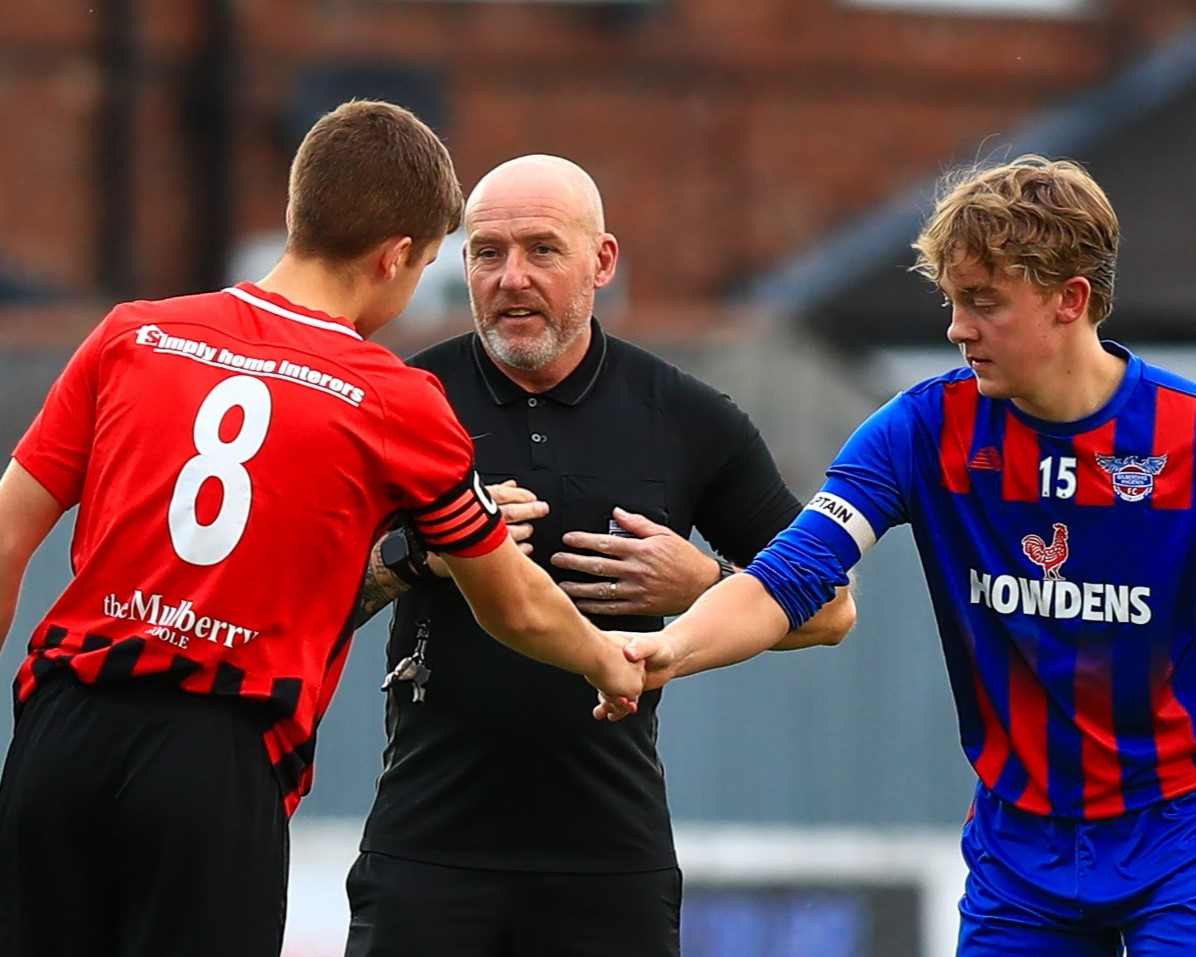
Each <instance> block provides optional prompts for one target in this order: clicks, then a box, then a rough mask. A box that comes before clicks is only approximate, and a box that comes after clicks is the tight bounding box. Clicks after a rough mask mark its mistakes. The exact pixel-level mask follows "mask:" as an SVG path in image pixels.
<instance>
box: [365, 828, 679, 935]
mask: <svg viewBox="0 0 1196 957" xmlns="http://www.w3.org/2000/svg"><path fill="white" fill-rule="evenodd" d="M347 888H348V891H349V907H350V909H351V911H352V918H351V920H350V923H349V943H348V946H347V947H346V949H345V957H611V955H612V954H621V955H625V957H678V955H679V954H680V953H681V872H680V871H679V870H678V869H677V868H675V867H671V868H668V869H666V870H660V871H644V872H641V873H631V874H537V873H524V872H521V871H487V870H474V869H470V868H460V867H443V866H441V865H438V864H421V863H419V862H417V861H409V860H405V859H403V858H398V857H390V856H389V855H386V854H377V853H372V852H365V853H363V854H361V855H360V856H359V857H358V858H357V861H356V863H354V865H353V867H352V869H351V870H350V871H349V879H348V882H347Z"/></svg>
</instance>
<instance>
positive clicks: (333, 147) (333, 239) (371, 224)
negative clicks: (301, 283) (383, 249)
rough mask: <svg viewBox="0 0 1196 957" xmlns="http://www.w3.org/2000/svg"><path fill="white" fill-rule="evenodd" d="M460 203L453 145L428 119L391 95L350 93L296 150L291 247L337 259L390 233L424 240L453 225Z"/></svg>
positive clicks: (291, 192) (352, 254)
mask: <svg viewBox="0 0 1196 957" xmlns="http://www.w3.org/2000/svg"><path fill="white" fill-rule="evenodd" d="M463 206H464V199H463V197H462V195H461V184H460V183H459V182H458V181H457V174H456V171H455V170H454V169H453V161H452V159H451V158H450V157H449V152H448V150H447V149H446V148H445V146H444V144H443V143H442V142H441V141H440V139H439V137H437V136H436V134H435V133H433V132H432V130H431V129H429V128H428V126H427V125H426V124H424V123H423V122H422V121H420V119H419V118H418V117H416V116H415V114H413V113H411V112H410V111H408V110H405V109H403V108H402V107H400V106H395V105H394V104H393V103H386V102H383V101H381V100H351V101H350V102H348V103H342V104H341V105H340V106H338V107H337V108H336V109H335V110H333V111H332V112H331V113H326V114H325V115H324V116H322V117H321V118H320V119H319V120H317V121H316V124H315V126H313V127H312V128H311V130H310V131H309V132H308V134H307V136H305V137H304V139H303V142H302V143H301V144H300V146H299V150H298V152H296V154H295V160H294V162H293V163H292V164H291V180H290V189H289V197H288V207H287V231H288V235H287V248H288V249H290V250H292V251H293V252H295V253H298V254H299V255H303V256H315V257H318V258H321V259H327V260H331V261H334V262H335V261H347V260H352V259H355V258H357V257H358V256H360V255H361V254H362V253H364V252H366V251H367V250H369V249H372V248H373V247H374V246H375V245H377V244H378V243H380V242H382V241H383V240H385V239H389V238H391V237H392V236H410V237H411V238H412V239H413V240H415V241H416V244H417V245H422V244H425V243H427V242H432V241H434V240H437V239H440V238H442V237H443V236H444V235H445V234H446V233H449V232H452V231H453V230H454V229H456V228H457V227H458V226H459V225H460V224H461V210H462V207H463Z"/></svg>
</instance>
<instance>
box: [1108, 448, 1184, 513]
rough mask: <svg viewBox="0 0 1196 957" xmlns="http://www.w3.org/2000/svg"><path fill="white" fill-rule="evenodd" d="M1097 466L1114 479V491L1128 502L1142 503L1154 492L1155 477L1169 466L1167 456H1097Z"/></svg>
mask: <svg viewBox="0 0 1196 957" xmlns="http://www.w3.org/2000/svg"><path fill="white" fill-rule="evenodd" d="M1096 464H1097V465H1099V466H1100V467H1101V468H1102V469H1104V470H1105V471H1106V472H1108V473H1109V475H1111V476H1112V478H1113V491H1114V492H1116V493H1117V497H1118V498H1119V499H1122V500H1123V501H1126V502H1140V501H1142V499H1144V498H1146V496H1148V495H1149V494H1150V493H1151V492H1153V491H1154V477H1155V476H1156V475H1158V474H1159V473H1160V472H1161V471H1163V466H1165V465H1166V464H1167V456H1165V455H1122V456H1116V455H1097V456H1096Z"/></svg>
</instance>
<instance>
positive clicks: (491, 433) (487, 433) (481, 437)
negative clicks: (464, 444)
mask: <svg viewBox="0 0 1196 957" xmlns="http://www.w3.org/2000/svg"><path fill="white" fill-rule="evenodd" d="M493 434H494V433H493V432H483V433H482V434H481V435H471V436H470V437H469V438H470V440H471V441H473V442H476V441H477V440H478V439H484V438H485V437H486V436H488V435H493Z"/></svg>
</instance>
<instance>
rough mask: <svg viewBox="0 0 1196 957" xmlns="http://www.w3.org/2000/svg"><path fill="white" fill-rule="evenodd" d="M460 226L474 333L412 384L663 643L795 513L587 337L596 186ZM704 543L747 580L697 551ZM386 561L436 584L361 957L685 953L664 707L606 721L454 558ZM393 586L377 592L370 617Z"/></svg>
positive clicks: (583, 587)
mask: <svg viewBox="0 0 1196 957" xmlns="http://www.w3.org/2000/svg"><path fill="white" fill-rule="evenodd" d="M465 227H466V231H467V244H466V248H465V267H466V272H467V277H468V282H469V292H470V301H471V305H472V309H473V314H474V320H475V325H476V332H474V333H470V334H468V335H464V336H461V337H458V338H456V339H451V340H449V341H447V342H444V343H441V344H440V345H437V346H434V347H432V348H430V349H428V350H426V351H425V352H423V353H421V354H419V355H418V356H416V357H415V358H414V359H412V360H411V362H410V364H411V365H414V366H416V367H418V368H422V369H426V370H428V371H431V372H433V373H435V374H436V375H437V376H438V377H439V378H440V379H441V381H442V382H443V383H444V386H445V389H446V391H447V394H448V397H449V400H450V402H451V403H452V405H453V407H454V409H455V411H456V412H457V414H458V416H459V417H460V419H461V421H462V423H463V424H464V425H465V427H466V429H467V430H468V431H469V433H470V435H471V437H472V438H473V441H474V445H475V450H476V457H477V465H478V469H479V472H480V474H481V475H482V478H483V481H485V482H487V483H488V484H489V488H490V491H491V493H492V494H493V496H494V497H495V499H496V501H498V502H499V504H500V505H501V506H502V509H503V512H504V515H505V517H506V519H507V521H508V523H509V525H510V528H511V533H512V536H513V537H514V538H515V540H516V541H517V542H519V543H520V546H521V547H522V548H523V549H524V551H525V552H528V553H529V554H531V555H532V557H533V559H534V560H535V561H537V562H538V563H539V564H540V565H541V566H543V567H544V568H545V569H546V570H548V571H549V572H550V573H551V574H552V576H553V578H554V579H555V580H556V581H557V582H558V583H560V585H561V587H562V588H563V589H564V590H565V591H566V592H567V593H568V594H569V595H571V596H572V597H573V598H574V600H575V601H576V602H577V604H578V606H579V607H580V608H581V610H582V611H584V612H586V613H587V614H589V615H591V616H595V617H596V618H597V619H598V620H599V621H600V622H602V623H603V624H604V625H605V626H606V627H609V628H619V629H627V630H632V631H654V630H657V629H659V628H660V627H661V626H662V616H664V615H670V614H678V613H680V612H681V611H683V610H684V609H685V608H687V607H688V606H689V605H690V604H691V603H692V602H693V601H694V600H695V599H696V598H697V597H698V596H699V595H700V594H701V593H702V592H703V591H704V590H705V589H706V588H708V587H710V586H711V585H713V584H714V583H716V582H717V581H719V580H720V579H721V578H723V577H725V576H726V575H729V574H731V573H733V572H734V571H735V568H734V566H733V565H732V564H731V562H734V563H736V564H739V565H744V564H747V563H748V562H749V561H750V560H751V558H752V557H753V556H754V555H755V554H756V552H757V551H758V550H760V549H761V548H762V547H763V546H764V545H766V544H767V543H768V542H769V541H770V540H771V539H772V537H773V536H774V535H775V534H776V533H777V532H779V531H780V530H782V529H784V528H785V527H787V526H788V524H789V522H790V521H791V520H792V519H793V517H794V516H795V515H796V514H797V512H798V510H799V503H798V502H797V500H796V499H795V498H794V496H793V495H792V494H791V493H790V492H789V490H788V489H787V488H786V487H785V484H784V482H783V481H782V479H781V477H780V475H779V474H778V472H777V468H776V465H775V463H774V462H773V459H772V456H771V454H770V453H769V451H768V449H767V447H766V446H765V444H764V442H763V440H762V439H761V437H760V434H759V433H758V432H757V430H756V428H755V427H754V426H753V425H752V423H751V421H750V420H749V419H748V417H747V416H746V415H745V414H744V413H743V412H742V411H740V410H739V409H738V408H737V407H736V406H735V405H734V404H733V403H732V402H731V401H730V400H729V399H728V398H727V397H726V396H724V395H721V394H720V393H718V392H717V391H715V390H714V389H712V388H710V387H709V386H707V385H705V384H703V383H702V382H699V381H698V380H697V379H694V378H693V377H691V376H689V375H686V374H685V373H683V372H681V371H679V370H678V369H676V368H675V367H673V366H671V365H669V364H668V363H666V362H664V361H662V360H661V359H659V358H657V357H655V356H653V355H651V354H650V353H648V352H645V351H644V350H642V349H639V348H637V347H635V346H633V345H631V344H629V343H627V342H623V341H621V340H619V339H616V338H614V337H612V336H609V335H607V334H606V332H605V331H604V330H603V329H602V326H601V325H600V324H599V323H598V321H597V320H596V319H594V318H593V317H592V314H591V313H592V307H593V301H594V294H595V292H596V290H597V289H598V288H600V287H602V286H604V285H606V284H607V283H609V282H610V281H611V279H612V278H613V277H614V274H615V267H616V262H617V260H618V244H617V242H616V240H615V237H614V236H612V235H611V234H610V233H608V232H606V231H605V227H604V224H603V212H602V202H601V198H600V196H599V193H598V190H597V187H596V186H595V184H594V182H593V180H591V178H590V177H589V176H588V175H587V174H586V173H585V171H584V170H582V169H581V168H580V167H578V166H576V165H574V164H573V163H570V162H568V161H567V160H563V159H560V158H557V157H549V156H525V157H522V158H519V159H515V160H511V161H510V162H507V163H504V164H502V165H501V166H499V167H497V168H496V169H495V170H493V171H491V172H490V173H489V174H487V175H486V176H485V177H484V178H483V179H482V181H481V182H480V183H479V184H478V186H477V187H476V188H475V189H474V191H473V194H472V195H471V196H470V199H469V201H468V203H467V206H466V212H465ZM694 527H696V528H697V529H698V530H699V531H701V533H702V534H703V535H704V536H705V537H706V539H707V540H708V541H710V542H711V544H712V545H713V546H714V547H715V548H716V549H717V550H718V551H719V552H720V553H721V554H722V555H724V556H726V558H727V559H729V560H730V561H727V560H716V559H714V558H711V557H709V556H707V555H704V554H703V553H701V552H700V551H699V550H698V549H696V548H695V547H694V546H693V545H691V544H690V543H689V542H688V536H689V533H690V531H691V529H692V528H694ZM388 551H389V553H390V554H389V555H388ZM378 554H379V552H378V550H376V555H378ZM380 554H381V558H382V560H383V561H384V562H386V565H387V567H389V568H392V569H394V570H396V571H397V572H398V574H399V578H401V579H403V581H404V584H408V583H410V582H411V581H413V580H414V581H415V587H413V588H411V590H410V591H408V592H407V593H405V594H404V595H403V597H402V599H401V600H400V601H399V602H398V603H397V605H396V611H395V617H394V621H393V625H392V629H391V635H390V642H389V647H388V655H389V666H390V667H391V668H392V669H394V670H393V671H392V673H391V677H390V678H389V679H388V696H387V731H388V736H389V742H388V745H387V749H386V754H385V770H384V772H383V775H382V777H381V779H380V780H379V784H378V793H377V797H376V799H375V802H374V806H373V809H372V811H371V813H370V816H369V819H368V821H367V823H366V827H365V835H364V838H363V840H362V844H361V855H360V857H359V858H358V860H357V862H356V863H355V864H354V866H353V868H352V870H351V872H350V875H349V879H348V892H349V898H350V904H351V908H352V922H351V926H350V931H349V941H348V948H347V951H346V954H347V957H398V955H415V954H418V955H432V954H435V955H437V957H458V955H459V957H523V955H540V954H544V955H547V954H551V955H553V957H571V955H576V957H583V955H586V957H588V955H594V957H599V955H601V957H608V955H609V954H611V953H616V952H617V953H628V954H633V955H636V957H639V955H643V957H656V955H660V957H672V955H677V954H678V953H679V949H680V942H679V938H680V934H679V915H680V903H681V874H680V871H679V870H678V868H677V859H676V855H675V853H674V849H673V840H672V832H671V828H670V824H669V813H668V806H667V802H666V799H665V786H664V774H663V768H662V767H661V763H660V759H659V758H658V756H657V753H656V731H657V719H656V708H657V704H658V702H659V693H658V692H653V693H649V694H646V695H644V697H643V698H642V699H641V700H640V703H639V711H638V713H637V714H635V715H634V716H633V717H632V718H630V719H628V720H626V721H623V722H622V723H618V724H612V723H600V722H596V721H594V720H593V719H592V718H591V715H590V712H591V710H592V707H593V704H594V692H593V689H592V688H591V687H590V686H589V685H587V684H586V682H585V681H584V680H582V679H580V678H578V677H576V676H574V675H571V674H568V673H566V672H564V671H559V670H557V669H554V668H551V667H547V666H544V665H541V664H538V663H536V662H534V661H531V660H529V659H526V658H522V657H520V656H518V655H516V654H513V653H511V652H509V651H508V650H507V649H505V648H503V647H501V646H500V645H498V644H497V643H495V642H494V641H492V640H490V639H489V638H488V637H487V636H486V634H485V633H484V632H483V631H481V630H480V628H479V627H478V626H477V624H476V623H475V622H474V619H473V617H472V615H471V614H470V611H469V606H468V605H467V604H466V602H465V600H464V599H463V598H462V597H461V594H460V593H459V592H458V591H457V589H456V587H455V586H454V584H453V582H452V581H451V580H446V579H440V578H437V577H436V575H435V572H436V571H437V563H436V561H435V559H433V560H432V561H431V567H430V568H427V567H425V568H422V569H421V568H414V567H413V564H418V562H415V563H413V562H412V559H411V556H410V554H409V551H408V549H407V543H406V541H405V540H399V541H395V540H393V539H388V540H386V541H385V542H384V543H383V547H382V549H381V552H380ZM372 567H373V568H374V569H375V570H377V569H378V568H379V566H378V563H377V561H376V562H375V563H373V564H372ZM397 581H398V580H397V579H394V578H392V577H390V576H389V573H388V572H387V571H386V569H381V570H380V571H379V572H377V573H371V576H370V578H369V579H368V580H367V584H366V593H367V595H370V596H373V607H374V608H376V607H379V606H380V604H382V603H385V602H386V601H388V600H389V599H390V598H391V597H393V595H394V593H395V592H396V591H397V587H398V586H397ZM853 623H854V606H853V605H852V603H851V599H850V596H849V595H848V594H847V593H846V592H844V593H842V594H841V595H840V597H839V598H838V599H836V600H835V601H833V602H832V603H831V604H829V605H828V606H827V607H826V608H825V609H824V611H823V612H822V613H821V614H820V615H819V616H817V618H816V619H814V620H813V621H812V622H810V623H809V624H807V626H806V627H805V628H804V629H803V630H802V632H800V633H796V634H795V635H792V636H790V637H789V638H787V639H786V643H785V644H784V645H783V646H784V647H799V646H806V645H810V644H834V643H836V642H838V641H839V640H840V639H841V638H842V637H843V635H844V634H845V633H846V631H847V630H848V628H850V627H851V625H852V624H853Z"/></svg>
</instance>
